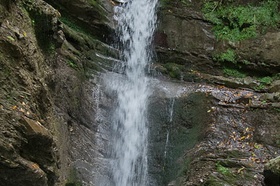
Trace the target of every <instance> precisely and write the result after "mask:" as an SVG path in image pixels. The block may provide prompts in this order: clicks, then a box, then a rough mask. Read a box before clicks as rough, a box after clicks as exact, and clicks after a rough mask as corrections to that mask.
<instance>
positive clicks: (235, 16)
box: [202, 0, 280, 41]
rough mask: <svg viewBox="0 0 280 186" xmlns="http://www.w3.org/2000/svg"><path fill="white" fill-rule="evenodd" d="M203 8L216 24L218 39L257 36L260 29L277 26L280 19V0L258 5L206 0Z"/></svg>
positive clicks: (208, 17) (215, 29) (209, 18)
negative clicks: (279, 9)
mask: <svg viewBox="0 0 280 186" xmlns="http://www.w3.org/2000/svg"><path fill="white" fill-rule="evenodd" d="M205 1H206V2H205V3H204V7H203V9H202V11H203V13H204V16H205V18H206V19H207V20H209V21H211V22H212V23H213V24H214V27H213V31H214V33H215V35H216V37H217V38H218V39H224V40H229V41H240V40H244V39H249V38H253V37H256V36H257V34H258V30H259V29H260V30H262V31H265V29H266V28H268V27H273V26H276V25H277V23H278V22H279V20H280V13H279V11H278V6H279V1H277V0H268V1H263V2H262V3H260V4H259V5H258V6H252V5H246V6H245V5H244V6H241V5H239V6H235V5H233V4H230V3H229V4H226V5H224V4H222V3H221V2H222V1H217V0H205Z"/></svg>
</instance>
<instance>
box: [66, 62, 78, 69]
mask: <svg viewBox="0 0 280 186" xmlns="http://www.w3.org/2000/svg"><path fill="white" fill-rule="evenodd" d="M67 65H68V66H69V67H71V68H74V69H75V68H77V67H78V66H77V64H76V63H75V62H74V61H72V60H67Z"/></svg>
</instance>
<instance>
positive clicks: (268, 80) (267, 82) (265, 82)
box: [259, 76, 273, 85]
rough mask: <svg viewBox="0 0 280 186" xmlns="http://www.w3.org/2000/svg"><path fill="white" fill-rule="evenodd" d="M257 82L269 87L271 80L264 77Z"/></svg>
mask: <svg viewBox="0 0 280 186" xmlns="http://www.w3.org/2000/svg"><path fill="white" fill-rule="evenodd" d="M259 81H260V83H261V84H265V85H269V84H271V83H272V81H273V78H272V77H269V76H266V77H263V78H261V79H260V80H259Z"/></svg>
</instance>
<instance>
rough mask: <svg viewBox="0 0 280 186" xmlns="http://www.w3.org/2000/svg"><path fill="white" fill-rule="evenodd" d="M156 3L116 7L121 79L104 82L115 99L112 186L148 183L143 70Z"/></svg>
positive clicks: (135, 1)
mask: <svg viewBox="0 0 280 186" xmlns="http://www.w3.org/2000/svg"><path fill="white" fill-rule="evenodd" d="M156 3H157V0H131V1H129V2H127V3H123V4H121V5H120V6H116V7H115V19H116V21H117V23H118V31H119V32H118V36H119V38H120V41H121V46H122V48H123V50H122V58H123V61H124V66H123V67H122V68H121V69H124V77H123V78H111V79H110V80H107V81H110V83H109V86H110V88H111V89H113V90H114V92H115V93H116V95H117V108H116V110H115V112H114V115H113V130H114V131H113V135H112V139H113V140H112V141H113V142H112V149H113V153H112V154H113V155H112V156H113V158H112V159H113V160H112V163H111V171H110V174H111V177H112V181H111V182H112V183H111V184H113V185H115V186H145V185H148V182H149V181H148V175H147V169H148V165H147V150H148V141H147V138H148V127H147V119H146V118H147V100H148V97H149V94H150V93H149V87H148V78H147V77H146V76H145V70H146V69H147V66H148V64H149V62H150V58H151V55H150V49H149V46H150V45H151V41H152V35H153V32H154V30H155V22H156V15H155V9H156ZM107 86H108V84H107Z"/></svg>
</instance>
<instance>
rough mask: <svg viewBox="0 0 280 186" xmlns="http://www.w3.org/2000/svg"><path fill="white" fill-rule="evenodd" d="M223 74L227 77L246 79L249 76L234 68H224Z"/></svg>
mask: <svg viewBox="0 0 280 186" xmlns="http://www.w3.org/2000/svg"><path fill="white" fill-rule="evenodd" d="M223 73H224V74H225V75H226V76H230V77H236V78H245V77H246V76H247V75H246V74H245V73H243V72H240V71H239V70H236V69H232V68H224V69H223Z"/></svg>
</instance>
